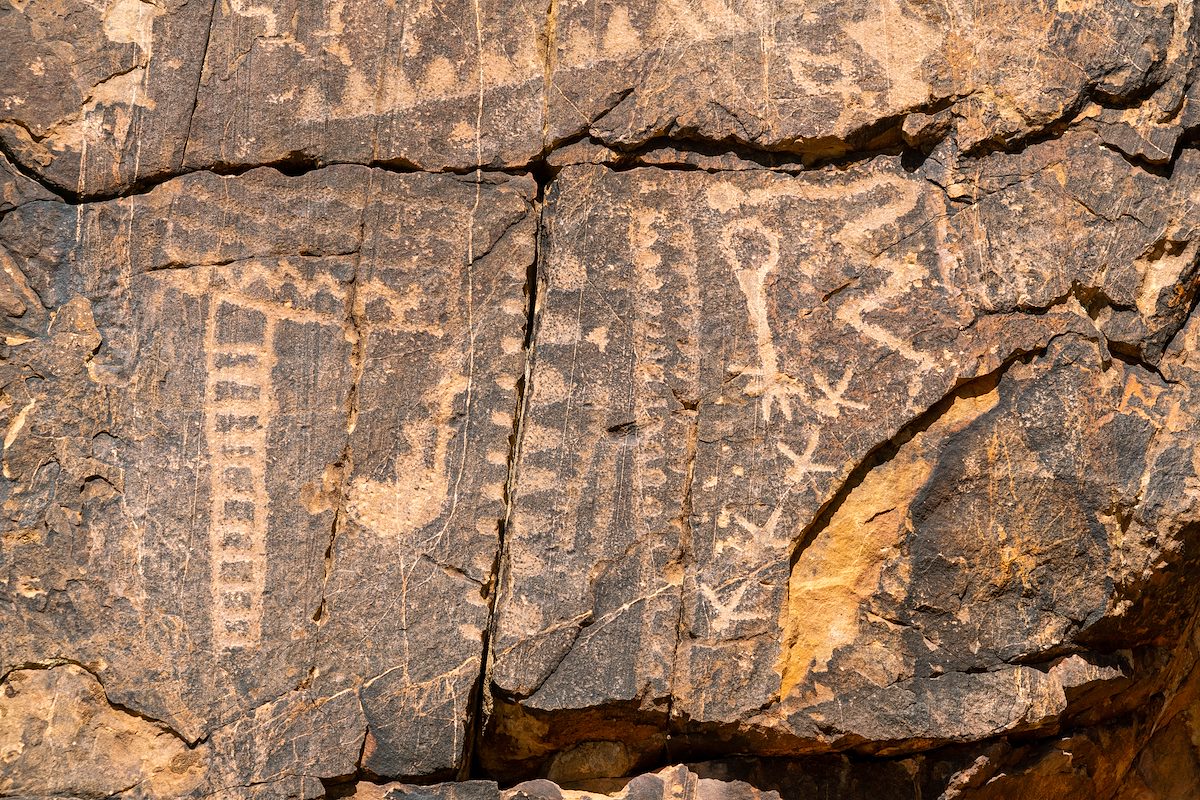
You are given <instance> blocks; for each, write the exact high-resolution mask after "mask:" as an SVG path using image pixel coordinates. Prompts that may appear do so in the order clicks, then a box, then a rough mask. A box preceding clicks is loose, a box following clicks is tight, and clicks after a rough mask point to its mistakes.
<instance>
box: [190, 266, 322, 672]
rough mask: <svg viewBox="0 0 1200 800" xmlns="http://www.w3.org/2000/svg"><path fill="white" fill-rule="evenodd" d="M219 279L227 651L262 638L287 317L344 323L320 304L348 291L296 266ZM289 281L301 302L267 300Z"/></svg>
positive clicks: (215, 628)
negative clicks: (274, 434) (267, 293)
mask: <svg viewBox="0 0 1200 800" xmlns="http://www.w3.org/2000/svg"><path fill="white" fill-rule="evenodd" d="M210 280H211V289H210V290H209V297H208V312H207V315H206V318H205V326H204V333H203V337H204V338H203V342H204V352H205V369H206V371H205V384H204V432H205V437H206V440H207V442H208V456H209V531H208V533H209V543H210V548H211V553H212V561H211V562H210V563H211V578H210V583H211V592H212V647H213V650H214V651H216V652H226V651H231V650H235V649H239V648H250V647H254V646H256V645H257V644H258V642H259V641H260V639H261V636H262V619H263V596H264V593H265V591H266V588H267V569H268V545H267V535H268V531H269V524H270V506H271V496H270V493H269V489H268V485H267V480H268V474H267V473H268V466H269V464H270V455H271V454H270V441H269V437H270V430H271V425H272V422H273V421H274V419H275V417H276V410H277V397H276V387H275V383H274V380H273V372H274V370H275V367H276V362H277V357H276V337H277V336H278V335H279V333H280V330H279V329H280V325H279V323H280V322H285V321H287V322H295V323H314V322H315V323H318V324H321V325H324V326H335V327H338V328H340V327H341V326H342V325H343V324H344V320H343V318H342V317H341V316H339V315H338V314H337V313H334V312H332V311H317V310H313V308H311V306H315V305H317V304H316V302H315V298H316V296H317V295H318V294H320V293H321V292H325V293H327V294H332V295H334V296H336V294H338V293H340V292H339V291H338V290H337V288H336V287H334V286H333V285H332V284H331V282H330V281H329V280H328V279H325V280H321V279H316V280H312V279H306V278H303V277H302V276H299V275H296V274H292V273H290V271H289V270H288V269H287V265H278V266H277V268H275V269H268V270H266V271H265V274H264V270H262V269H261V268H256V267H255V266H253V265H249V266H246V267H245V268H244V271H243V270H239V269H238V267H237V266H236V265H235V266H234V267H231V268H229V269H228V270H222V271H220V272H214V273H212V275H211V278H210ZM281 282H286V283H287V284H288V285H289V288H291V289H295V290H297V291H296V292H295V294H298V295H299V297H300V298H301V305H300V306H299V307H298V306H297V305H296V304H295V302H294V301H284V302H276V301H273V300H267V299H264V298H263V296H262V287H263V286H264V285H268V286H269V285H271V284H278V283H281ZM200 283H203V281H201V282H200ZM331 288H332V289H334V290H335V291H334V292H332V293H331V292H329V290H330V289H331ZM304 306H310V307H309V308H305V307H304Z"/></svg>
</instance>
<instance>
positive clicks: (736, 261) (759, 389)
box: [721, 219, 803, 422]
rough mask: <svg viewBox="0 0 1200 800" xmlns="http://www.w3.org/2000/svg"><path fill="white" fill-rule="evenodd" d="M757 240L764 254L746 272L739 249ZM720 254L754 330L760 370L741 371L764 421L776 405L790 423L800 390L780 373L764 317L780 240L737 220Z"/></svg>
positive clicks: (757, 224) (728, 230) (753, 221)
mask: <svg viewBox="0 0 1200 800" xmlns="http://www.w3.org/2000/svg"><path fill="white" fill-rule="evenodd" d="M739 240H740V242H739ZM756 240H761V243H762V244H758V248H761V247H762V245H763V244H765V246H766V253H765V255H763V256H762V257H761V260H760V262H759V266H758V267H757V268H755V269H748V268H746V267H744V266H743V263H744V259H743V257H742V256H741V255H739V254H738V245H739V244H740V245H741V246H743V247H744V248H747V249H750V248H755V245H756V244H757V242H756ZM721 250H722V252H724V253H725V257H726V258H727V259H729V263H730V264H732V265H733V267H734V275H735V276H736V277H737V282H738V287H739V288H741V290H742V294H744V295H745V296H746V310H747V313H749V315H750V322H751V324H752V325H753V327H754V335H755V343H756V346H757V348H758V361H759V366H758V367H757V368H751V369H747V370H744V371H743V374H747V375H750V376H752V377H754V378H756V380H755V382H754V383H753V385H752V387H751V394H752V395H757V396H760V397H762V411H763V419H765V420H766V421H767V422H770V421H771V408H772V406H776V405H777V406H779V410H780V412H781V413H782V414H783V417H784V419H786V420H789V421H790V420H791V419H792V401H791V397H792V396H793V395H800V394H801V392H802V390H801V388H800V386H799V385H798V384H797V383H796V381H795V379H794V378H793V377H792V376H790V375H787V374H785V373H783V372H780V370H779V355H778V353H776V352H775V337H774V334H773V333H772V332H771V322H770V320H769V319H768V314H767V292H766V283H767V276H768V275H770V274H771V272H773V271H774V270H775V268H776V267H777V266H778V265H779V236H778V235H777V234H776V233H775V232H774V231H771V230H768V229H767V228H766V227H765V226H764V225H763V224H762V223H761V222H759V221H758V220H756V219H743V220H738V221H737V222H734V223H733V224H731V225H729V226H728V227H726V228H725V231H724V233H723V235H722V236H721ZM802 399H803V398H802Z"/></svg>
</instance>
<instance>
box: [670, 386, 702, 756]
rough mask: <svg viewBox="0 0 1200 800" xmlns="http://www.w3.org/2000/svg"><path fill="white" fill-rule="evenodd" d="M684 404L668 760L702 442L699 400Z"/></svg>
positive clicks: (690, 560)
mask: <svg viewBox="0 0 1200 800" xmlns="http://www.w3.org/2000/svg"><path fill="white" fill-rule="evenodd" d="M677 399H679V401H680V404H681V405H682V406H683V410H682V411H681V412H680V413H685V414H690V415H691V417H692V424H691V425H690V426H689V427H688V432H687V442H686V445H685V449H684V464H685V467H684V489H683V499H682V500H681V501H680V504H679V562H678V568H679V615H678V617H677V618H676V620H675V648H674V650H673V651H672V653H671V677H670V682H669V684H668V686H669V687H670V689H669V691H670V694H668V695H667V712H666V713H667V718H666V722H665V725H666V731H665V733H664V742H663V756H664V758H663V761H664V763H668V762H670V761H671V758H672V746H671V734H672V732H673V729H674V723H675V715H674V711H675V692H676V678H677V671H678V665H679V648H680V645H681V644H682V642H683V637H684V629H685V628H686V627H687V618H686V613H685V612H686V608H687V582H688V576H689V573H690V571H691V570H692V569H693V560H694V555H693V551H692V511H693V509H692V485H693V482H694V481H695V478H696V453H697V451H698V450H699V444H700V402H701V401H700V400H690V401H689V400H685V399H682V398H677Z"/></svg>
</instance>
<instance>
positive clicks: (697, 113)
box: [0, 0, 1197, 195]
mask: <svg viewBox="0 0 1200 800" xmlns="http://www.w3.org/2000/svg"><path fill="white" fill-rule="evenodd" d="M0 13H2V14H3V15H4V16H3V17H0V32H3V33H2V34H0V35H5V38H4V40H2V41H3V43H4V44H5V45H6V47H5V49H4V50H3V52H4V53H5V55H4V56H3V57H2V58H3V60H0V69H2V71H0V76H2V77H4V78H5V80H4V81H3V84H4V89H3V90H2V91H3V93H2V94H0V143H2V144H3V146H4V148H5V149H6V151H7V152H9V153H12V154H15V156H16V157H18V158H19V159H20V161H21V163H23V164H24V165H25V166H26V167H27V168H28V169H31V170H33V171H35V172H37V173H38V174H39V175H41V176H42V177H43V178H44V179H45V180H47V181H49V182H50V183H53V184H54V185H56V186H59V187H62V188H63V189H65V190H68V191H70V192H73V193H76V194H79V195H94V194H101V195H104V194H110V193H113V192H116V191H119V190H121V189H122V188H126V187H129V186H131V185H133V184H136V183H137V182H139V181H142V180H145V179H147V178H151V179H153V178H157V177H159V176H162V175H164V174H176V173H179V172H181V171H183V170H185V169H191V168H205V167H213V166H222V165H223V166H253V165H259V164H265V163H277V162H289V163H291V162H297V161H299V162H302V163H308V162H312V163H331V162H354V163H388V164H396V165H417V166H419V167H420V168H422V169H429V170H443V169H451V170H468V169H472V168H475V167H478V166H491V167H515V166H521V165H525V164H527V163H529V162H531V161H533V160H534V159H536V158H538V157H539V156H540V155H542V154H543V153H544V152H545V151H546V150H547V149H549V148H552V147H553V146H555V145H557V144H558V143H560V142H563V141H569V140H572V139H574V138H577V137H580V136H583V135H586V136H590V137H594V138H595V139H596V140H597V141H599V142H602V143H604V144H607V145H610V146H613V147H616V148H618V149H623V150H628V149H636V148H640V147H644V146H649V145H652V144H653V143H654V142H656V141H658V140H660V139H664V138H665V139H675V140H682V141H688V140H694V139H701V140H707V141H720V142H726V143H737V144H748V145H753V146H755V147H759V148H763V149H764V150H765V151H775V152H785V153H792V154H795V155H799V156H802V157H803V158H805V159H808V160H811V159H814V158H816V159H819V158H827V157H836V156H841V155H844V154H846V153H848V152H850V151H852V150H855V149H858V148H863V147H877V146H881V145H889V144H898V143H899V142H900V141H901V140H904V141H907V142H908V143H910V144H913V145H916V146H922V147H925V146H930V145H932V144H933V143H936V142H937V141H940V140H942V139H944V138H946V137H947V136H952V137H953V138H955V139H956V140H957V141H958V142H959V145H960V146H961V147H962V148H963V149H964V150H968V149H972V148H979V147H984V148H986V147H991V146H994V145H996V144H1007V143H1012V142H1016V141H1020V140H1023V139H1025V138H1027V137H1029V136H1031V135H1034V134H1037V133H1039V132H1041V131H1043V130H1045V129H1047V128H1048V127H1050V126H1052V125H1055V124H1058V123H1060V122H1061V121H1063V120H1067V119H1070V118H1072V117H1074V116H1076V115H1077V114H1079V112H1080V111H1081V110H1082V109H1084V107H1085V106H1086V107H1088V108H1089V110H1088V113H1092V114H1099V115H1100V116H1101V117H1102V118H1103V119H1104V120H1105V125H1106V127H1108V128H1109V129H1110V130H1111V133H1110V136H1109V138H1110V139H1111V140H1112V141H1113V142H1114V143H1115V144H1116V146H1119V147H1121V148H1122V149H1124V150H1125V151H1126V152H1130V153H1131V154H1132V155H1138V156H1139V157H1143V158H1146V159H1147V160H1148V161H1151V162H1153V163H1163V162H1164V161H1165V160H1168V159H1169V154H1170V153H1171V152H1172V149H1173V143H1174V140H1175V139H1177V138H1178V132H1179V130H1180V129H1181V126H1180V122H1181V121H1183V120H1184V119H1186V118H1187V117H1188V115H1189V114H1194V113H1195V112H1194V109H1193V108H1192V106H1194V104H1195V103H1194V98H1192V99H1190V100H1189V99H1186V95H1187V91H1188V82H1187V81H1188V70H1189V67H1190V65H1191V62H1192V59H1193V56H1194V50H1195V46H1196V30H1197V28H1196V25H1197V22H1196V19H1195V14H1194V13H1193V5H1192V3H1191V2H1190V1H1189V0H1155V1H1154V2H1146V3H1143V2H1138V1H1137V0H1085V1H1084V2H1078V3H1070V4H1068V5H1065V6H1064V5H1062V4H1058V5H1053V4H1046V3H1015V2H1005V3H991V4H988V5H987V6H986V7H980V6H979V5H978V4H974V3H966V2H958V0H956V2H952V3H949V4H943V5H937V6H934V5H929V4H924V3H912V2H907V1H904V2H901V1H899V0H897V1H896V2H888V3H883V4H878V3H867V2H859V3H845V2H837V3H834V2H805V3H801V4H792V5H786V4H785V5H783V6H780V5H778V4H775V3H769V2H765V1H764V0H754V2H749V3H740V4H734V5H729V4H720V3H708V2H700V1H699V0H688V2H684V3H655V2H640V1H639V2H630V1H629V0H622V1H621V2H608V3H597V2H566V0H562V1H560V0H554V2H551V3H549V4H548V5H546V6H535V5H528V4H515V5H514V4H505V3H498V2H475V3H468V2H465V0H459V1H457V2H454V3H449V4H421V3H402V4H398V5H397V4H388V3H380V2H370V1H364V2H350V3H345V2H340V3H336V4H332V5H329V6H320V7H313V8H310V7H307V6H304V5H303V4H298V3H294V2H292V3H284V2H275V3H265V4H257V5H256V4H253V3H246V2H232V3H217V2H214V3H211V4H210V3H202V2H199V0H177V1H176V2H172V3H169V4H166V5H165V6H162V5H155V4H152V3H148V2H143V0H121V1H120V2H117V3H113V4H110V5H108V6H106V7H104V8H103V9H101V8H97V7H93V6H92V5H90V4H88V3H86V2H81V1H80V0H70V2H66V3H63V2H59V0H30V2H28V3H21V4H17V5H10V6H6V7H5V9H4V10H3V11H2V12H0ZM1014 19H1020V20H1021V24H1019V25H1014V24H1013V20H1014ZM1150 94H1153V95H1154V101H1153V103H1152V104H1149V105H1146V106H1142V107H1139V108H1136V109H1133V110H1129V109H1127V108H1124V107H1126V106H1129V105H1130V104H1131V103H1132V104H1134V105H1136V100H1137V99H1138V98H1141V97H1144V96H1146V95H1150ZM1096 103H1100V104H1102V105H1104V106H1107V107H1109V108H1110V109H1112V110H1111V111H1109V110H1105V109H1104V108H1102V107H1101V105H1096Z"/></svg>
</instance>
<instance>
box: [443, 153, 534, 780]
mask: <svg viewBox="0 0 1200 800" xmlns="http://www.w3.org/2000/svg"><path fill="white" fill-rule="evenodd" d="M536 177H537V182H538V191H537V195H536V197H535V198H534V213H536V214H537V224H536V226H535V228H534V252H533V259H532V260H531V261H530V263H529V265H528V266H527V267H526V271H525V286H524V292H525V331H524V339H523V340H522V343H521V346H522V351H523V353H524V370H523V373H522V375H521V377H520V378H518V379H517V386H516V398H515V403H514V408H513V422H512V432H511V433H510V434H509V437H508V472H507V475H506V477H505V482H504V517H503V518H502V519H500V520H497V545H496V557H495V560H494V562H493V564H492V571H491V575H490V577H489V580H488V582H487V584H486V586H485V587H484V590H485V592H486V593H487V606H488V621H487V626H486V628H485V629H484V634H483V655H482V658H481V659H480V666H479V678H478V680H477V681H476V685H475V688H474V690H473V697H472V700H471V703H470V706H469V709H470V710H469V712H468V719H467V732H466V737H467V746H466V748H465V750H464V757H463V763H462V765H461V767H460V770H459V780H467V779H469V778H470V777H471V776H472V774H473V773H475V772H476V770H477V765H476V761H477V754H478V752H479V748H480V746H481V743H482V737H483V733H484V728H485V726H486V724H487V719H488V716H489V715H490V713H491V702H492V700H491V695H490V689H489V686H488V684H489V681H490V675H491V661H492V650H491V643H492V639H493V638H494V634H495V630H494V628H495V624H496V598H497V595H498V593H499V588H500V584H501V582H502V581H503V578H504V571H505V568H506V563H507V549H506V534H507V531H508V526H509V522H510V519H511V517H512V509H513V503H514V501H515V499H516V494H517V480H518V474H519V470H520V462H521V439H522V436H523V434H524V428H525V415H526V411H527V409H528V396H529V388H530V381H531V380H532V376H533V361H534V355H535V348H536V345H535V340H536V336H537V314H538V282H539V280H541V269H540V267H541V259H542V237H543V223H544V217H543V215H544V213H545V211H544V209H545V191H546V188H547V185H548V184H549V182H550V181H551V180H553V178H552V176H549V175H547V174H545V173H541V172H540V171H539V173H538V174H537V175H536Z"/></svg>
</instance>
